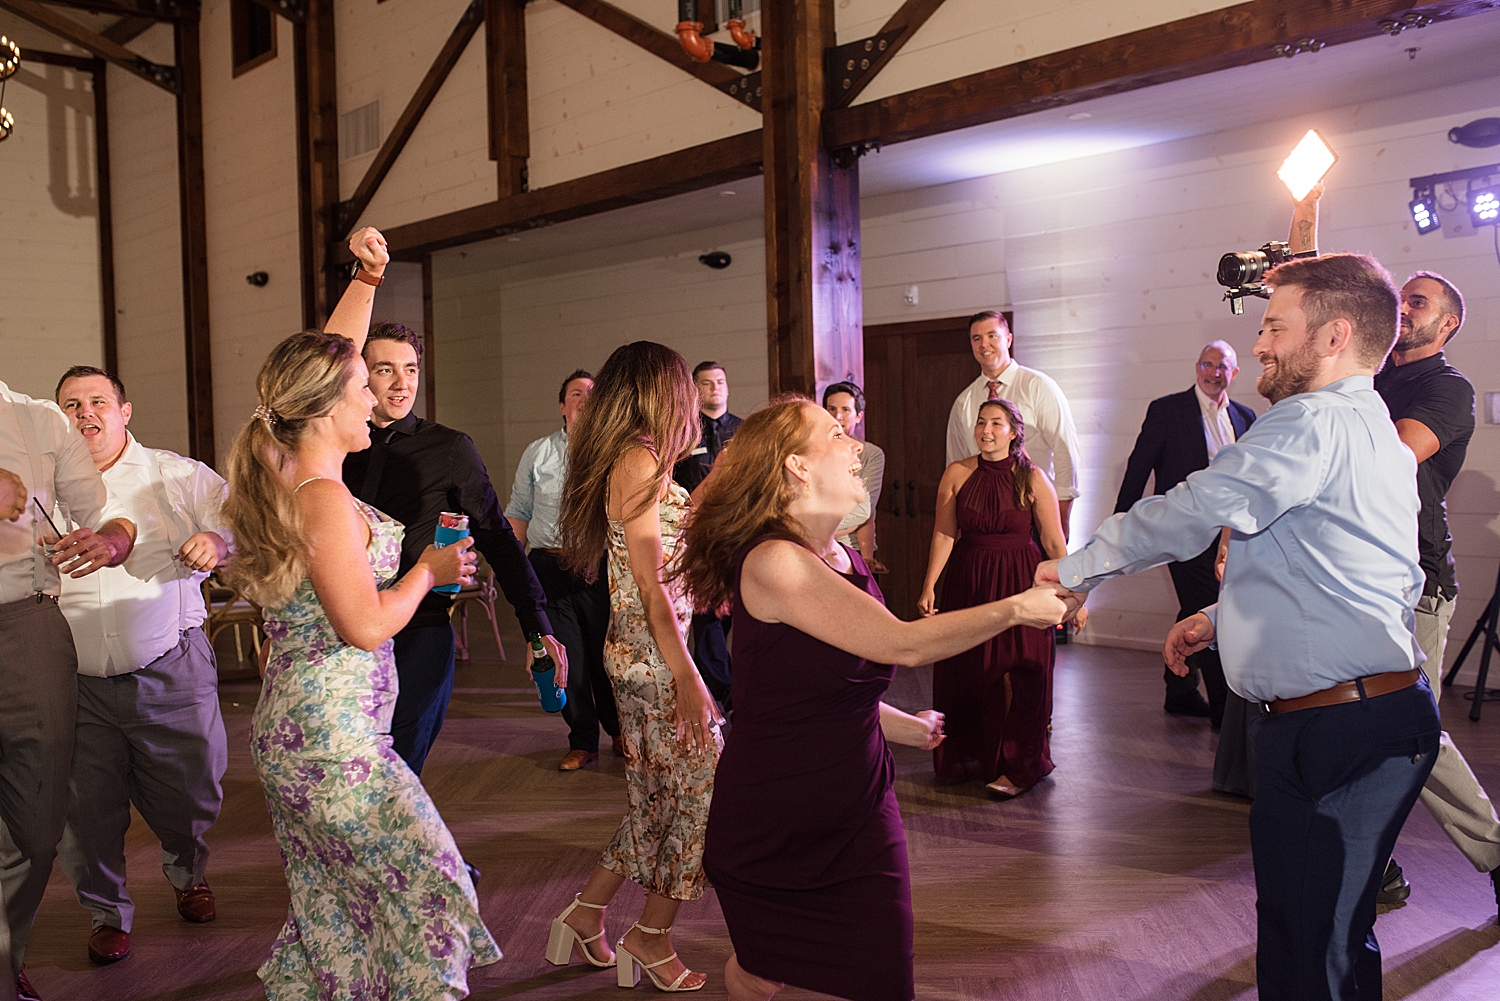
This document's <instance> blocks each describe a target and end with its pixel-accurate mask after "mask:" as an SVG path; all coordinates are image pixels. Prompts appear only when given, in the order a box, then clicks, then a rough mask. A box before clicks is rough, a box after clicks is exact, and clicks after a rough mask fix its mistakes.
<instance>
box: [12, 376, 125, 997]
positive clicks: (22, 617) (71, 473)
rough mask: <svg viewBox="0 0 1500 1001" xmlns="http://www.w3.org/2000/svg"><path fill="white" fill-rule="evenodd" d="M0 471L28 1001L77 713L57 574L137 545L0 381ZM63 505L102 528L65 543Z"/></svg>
mask: <svg viewBox="0 0 1500 1001" xmlns="http://www.w3.org/2000/svg"><path fill="white" fill-rule="evenodd" d="M0 469H3V470H7V471H9V473H10V475H8V476H3V477H0V479H4V480H5V483H6V488H7V489H6V490H5V493H8V494H9V495H10V502H9V504H5V505H3V507H4V508H5V511H4V513H5V520H0V690H3V691H4V692H5V698H4V699H3V700H0V748H3V749H4V753H3V755H0V821H3V822H4V826H5V832H6V834H7V835H8V838H7V839H6V841H5V845H4V855H5V857H4V859H3V860H0V889H3V894H4V900H5V914H6V921H5V922H4V928H3V929H0V932H3V934H5V935H7V936H8V938H9V946H10V962H11V965H12V968H13V969H14V971H15V976H16V979H15V989H16V995H17V996H19V997H20V998H22V999H28V998H35V997H36V996H37V994H36V991H35V989H33V988H32V986H31V983H30V981H29V980H28V979H27V977H26V975H25V973H24V972H23V971H22V969H21V965H22V962H23V961H24V959H25V955H26V942H27V940H28V939H29V938H30V937H31V922H32V919H33V918H35V917H36V909H37V905H38V904H40V903H41V901H42V894H43V893H44V892H45V891H46V889H47V878H48V877H49V876H50V875H51V873H52V860H53V859H54V858H55V857H56V855H57V842H58V839H59V838H60V837H61V836H62V830H63V823H64V821H65V820H66V818H67V813H68V775H69V769H70V767H71V765H72V761H73V731H74V726H75V720H76V714H77V704H78V682H77V677H78V675H77V670H78V661H77V656H76V654H75V653H74V650H73V634H72V633H71V632H70V631H69V630H68V622H67V620H66V619H64V618H63V614H62V611H61V610H60V609H59V608H58V607H57V596H58V594H59V593H61V590H62V586H61V583H60V582H59V575H60V573H66V574H70V575H73V576H74V577H83V576H86V575H88V574H90V573H93V572H94V571H96V570H99V569H102V568H103V567H106V566H119V565H120V564H121V563H123V562H125V559H126V557H128V556H129V555H130V552H131V547H132V546H133V545H134V543H135V525H134V524H132V523H131V522H130V521H129V520H128V519H126V518H123V517H119V516H118V515H119V513H120V512H119V508H118V506H117V505H116V504H114V502H113V501H112V500H111V499H110V498H109V496H108V494H107V493H106V492H105V489H104V480H103V479H102V478H101V477H100V475H99V470H97V469H95V468H94V463H93V462H92V461H91V460H90V458H89V450H88V447H87V446H86V445H85V444H84V441H83V439H82V438H81V437H79V435H78V434H77V433H76V432H74V431H73V429H72V427H71V425H70V423H69V421H68V418H67V416H66V415H65V414H63V412H62V411H61V410H59V409H58V408H57V405H56V404H55V403H52V402H50V401H47V400H34V399H32V398H31V397H29V396H26V395H24V394H21V393H17V392H13V391H12V390H11V389H10V387H9V386H7V385H5V384H4V383H3V382H0ZM18 481H19V482H18ZM59 506H61V507H65V508H66V509H67V511H68V513H69V514H70V515H71V517H72V520H73V521H74V522H75V523H77V524H81V525H85V526H88V525H98V526H99V528H98V530H97V531H94V530H92V529H89V528H86V527H85V528H79V529H77V530H76V531H72V532H68V533H67V534H65V535H63V536H62V538H60V539H59V538H58V537H57V535H56V534H55V533H54V532H53V530H52V528H51V526H49V525H48V524H47V521H46V518H44V517H43V515H42V513H41V512H49V513H50V512H52V511H55V510H58V509H59ZM18 509H19V510H18ZM12 517H14V520H10V519H11V518H12ZM44 546H45V547H46V548H45V549H44V548H42V547H44ZM48 551H51V552H52V553H54V555H53V556H52V557H51V558H50V559H48V558H47V557H46V556H45V555H44V554H45V553H46V552H48ZM3 944H4V943H3V942H0V946H3ZM0 951H3V949H0ZM9 986H10V985H6V987H7V990H5V991H0V994H7V993H8V992H9V991H8V988H9Z"/></svg>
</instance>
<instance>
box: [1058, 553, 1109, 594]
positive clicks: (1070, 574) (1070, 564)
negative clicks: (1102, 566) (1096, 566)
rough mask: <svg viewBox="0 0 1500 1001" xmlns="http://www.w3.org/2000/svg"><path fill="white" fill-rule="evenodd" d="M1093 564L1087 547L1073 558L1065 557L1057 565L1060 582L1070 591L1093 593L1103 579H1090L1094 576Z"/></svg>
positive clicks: (1072, 556)
mask: <svg viewBox="0 0 1500 1001" xmlns="http://www.w3.org/2000/svg"><path fill="white" fill-rule="evenodd" d="M1093 562H1094V561H1093V560H1092V559H1091V558H1090V557H1089V555H1088V547H1087V546H1085V547H1084V548H1083V549H1080V550H1078V552H1076V553H1073V554H1072V555H1071V556H1064V557H1063V558H1062V559H1061V560H1059V561H1058V563H1057V579H1058V582H1059V583H1061V584H1062V586H1063V587H1065V588H1067V589H1068V590H1069V591H1092V590H1093V589H1094V588H1095V587H1097V586H1099V584H1100V583H1102V579H1101V580H1090V579H1089V578H1090V577H1092V576H1093V574H1092V572H1091V567H1092V564H1093ZM1106 565H1107V564H1106Z"/></svg>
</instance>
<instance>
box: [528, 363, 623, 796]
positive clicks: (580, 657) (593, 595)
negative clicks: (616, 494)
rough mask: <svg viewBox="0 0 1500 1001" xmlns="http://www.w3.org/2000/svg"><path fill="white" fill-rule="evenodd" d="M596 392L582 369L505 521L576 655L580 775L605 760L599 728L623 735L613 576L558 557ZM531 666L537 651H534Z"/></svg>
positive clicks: (572, 671)
mask: <svg viewBox="0 0 1500 1001" xmlns="http://www.w3.org/2000/svg"><path fill="white" fill-rule="evenodd" d="M593 389H594V377H593V376H592V375H590V374H589V373H588V372H585V371H583V370H582V369H579V370H578V371H576V372H574V373H573V374H571V375H569V376H568V377H567V378H566V379H564V380H563V384H562V389H561V390H559V391H558V394H557V409H558V410H559V411H560V412H561V413H562V420H563V426H562V429H561V430H559V431H554V432H552V433H551V434H549V435H548V436H547V437H545V438H538V439H537V440H536V441H534V442H532V443H531V444H530V445H527V446H526V451H524V452H522V453H521V461H520V463H519V464H518V465H517V466H516V479H515V482H514V483H513V484H512V485H511V488H510V503H508V504H506V505H505V517H506V518H507V519H508V520H509V521H510V527H511V528H513V529H514V530H515V533H516V538H518V539H520V540H521V543H522V545H525V546H527V547H528V548H529V550H530V553H529V558H530V560H531V568H532V570H534V571H535V572H536V577H537V580H539V581H541V582H542V590H544V591H546V592H547V619H548V620H549V621H550V622H551V623H552V628H553V630H554V631H555V632H556V633H557V638H558V640H559V641H560V642H561V643H562V645H563V646H564V647H565V648H567V651H568V677H567V681H566V685H567V689H568V701H567V703H566V704H565V705H564V706H563V710H562V714H563V720H564V721H565V722H567V724H568V753H567V754H566V755H564V756H563V759H562V760H561V761H560V762H558V765H557V767H558V770H559V771H564V772H576V771H577V770H578V769H580V768H582V767H583V766H584V765H587V764H589V763H590V762H593V761H597V760H598V758H599V730H600V729H601V728H602V729H603V730H604V732H605V733H607V734H609V735H610V737H611V738H612V739H615V740H616V743H615V748H616V750H618V748H619V743H618V739H617V738H618V737H619V736H620V717H619V715H618V713H617V712H616V710H615V692H614V688H613V687H612V686H611V685H610V683H609V675H607V674H605V673H604V637H605V634H606V633H608V632H609V573H608V572H607V571H606V570H605V569H604V568H603V567H602V566H601V567H600V572H599V576H598V578H597V579H596V580H595V581H594V583H592V584H589V583H586V582H585V581H584V580H583V579H582V578H580V577H577V576H575V575H574V574H571V573H569V572H568V571H567V570H566V569H564V568H563V565H562V563H561V561H560V560H559V559H558V546H559V545H560V544H561V540H560V539H559V538H558V534H557V519H558V515H559V514H561V513H562V489H563V480H564V479H566V478H567V475H568V428H569V427H570V426H572V424H573V420H574V419H575V418H576V417H577V416H578V411H579V410H580V409H582V408H583V404H584V402H585V401H587V400H588V398H589V393H591V392H593ZM526 666H527V667H530V666H531V649H530V648H529V647H528V648H527V650H526Z"/></svg>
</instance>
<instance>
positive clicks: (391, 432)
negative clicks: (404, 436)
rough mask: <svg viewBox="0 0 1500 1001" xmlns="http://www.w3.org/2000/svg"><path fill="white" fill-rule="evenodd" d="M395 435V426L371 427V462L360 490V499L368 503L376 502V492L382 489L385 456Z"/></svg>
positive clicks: (366, 469)
mask: <svg viewBox="0 0 1500 1001" xmlns="http://www.w3.org/2000/svg"><path fill="white" fill-rule="evenodd" d="M394 437H396V429H395V428H394V427H384V428H371V429H370V464H369V466H367V467H366V468H365V482H364V484H363V486H361V487H360V491H359V499H360V500H362V501H364V502H365V503H366V504H370V505H374V503H375V492H376V491H377V490H379V489H380V478H381V474H382V473H384V472H385V457H386V454H387V453H388V452H389V451H390V450H391V439H392V438H394Z"/></svg>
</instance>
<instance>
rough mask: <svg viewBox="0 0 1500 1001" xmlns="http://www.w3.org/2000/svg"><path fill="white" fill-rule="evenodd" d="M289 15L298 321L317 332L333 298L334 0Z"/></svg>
mask: <svg viewBox="0 0 1500 1001" xmlns="http://www.w3.org/2000/svg"><path fill="white" fill-rule="evenodd" d="M306 3H307V8H306V16H305V17H303V18H302V19H300V20H297V19H293V21H292V23H293V27H294V29H295V30H294V31H293V38H294V40H295V44H294V53H293V57H294V60H295V67H294V76H295V77H296V103H297V208H298V218H299V219H300V220H301V225H300V227H299V241H298V243H299V247H300V256H301V264H302V267H301V277H302V325H303V326H304V327H306V328H308V329H309V330H321V329H322V327H323V323H324V322H325V321H326V320H327V319H328V316H329V314H330V313H331V312H332V310H333V304H334V302H336V301H337V295H336V294H335V293H334V292H333V286H334V285H335V284H337V283H336V280H335V278H334V276H333V274H332V273H331V271H332V269H331V267H330V265H331V260H330V246H331V245H332V243H333V241H334V240H335V239H337V236H338V232H337V230H336V228H335V227H336V223H337V220H336V218H335V217H336V215H337V213H338V204H339V109H338V93H337V88H338V75H337V67H338V59H337V54H336V50H335V48H334V18H333V3H334V0H306Z"/></svg>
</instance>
